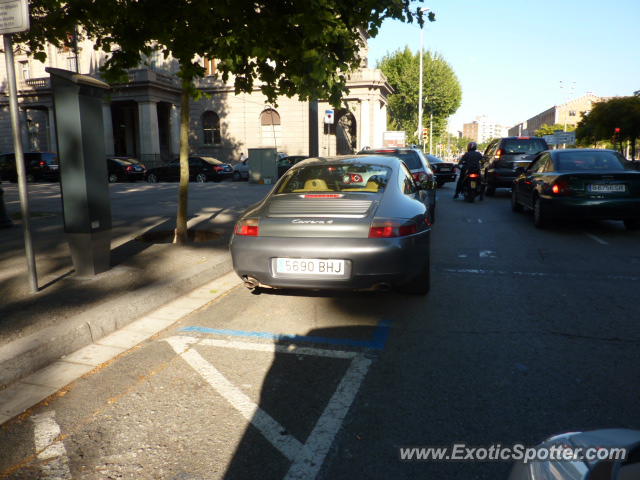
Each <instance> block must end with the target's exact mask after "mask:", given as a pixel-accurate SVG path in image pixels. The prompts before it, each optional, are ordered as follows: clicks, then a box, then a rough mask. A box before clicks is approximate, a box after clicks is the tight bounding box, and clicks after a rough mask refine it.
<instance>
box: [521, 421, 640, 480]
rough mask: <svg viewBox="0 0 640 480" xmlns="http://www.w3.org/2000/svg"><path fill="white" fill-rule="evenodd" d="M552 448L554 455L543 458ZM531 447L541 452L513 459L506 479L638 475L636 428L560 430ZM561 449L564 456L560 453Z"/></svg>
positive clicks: (628, 478) (632, 479) (639, 436)
mask: <svg viewBox="0 0 640 480" xmlns="http://www.w3.org/2000/svg"><path fill="white" fill-rule="evenodd" d="M554 448H555V449H556V452H555V457H554V458H547V455H549V456H551V452H552V449H554ZM535 449H536V450H538V451H540V453H541V454H542V453H544V455H540V458H539V459H536V460H532V461H529V462H525V461H520V462H517V463H516V464H515V465H514V466H513V469H512V470H511V474H510V475H509V480H600V479H602V480H605V479H606V480H637V479H638V478H640V431H638V430H627V429H624V428H615V429H614V428H612V429H605V430H593V431H590V432H569V433H563V434H561V435H556V436H553V437H551V438H548V439H547V440H545V441H544V442H542V443H541V444H539V445H538V446H537V447H535ZM565 451H566V455H567V457H565V456H564V455H565ZM623 453H624V455H622V454H623ZM574 456H575V457H576V458H574ZM532 457H533V456H532ZM558 457H559V458H560V459H558ZM621 457H622V458H621ZM566 458H570V460H567V459H566Z"/></svg>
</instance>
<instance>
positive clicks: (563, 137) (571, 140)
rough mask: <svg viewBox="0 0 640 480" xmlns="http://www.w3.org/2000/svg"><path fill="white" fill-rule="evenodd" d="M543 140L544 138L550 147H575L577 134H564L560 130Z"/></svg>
mask: <svg viewBox="0 0 640 480" xmlns="http://www.w3.org/2000/svg"><path fill="white" fill-rule="evenodd" d="M542 138H544V139H545V141H546V142H547V144H549V145H563V144H566V145H575V143H576V132H563V131H560V130H558V131H557V132H555V133H554V134H553V135H544V136H543V137H542Z"/></svg>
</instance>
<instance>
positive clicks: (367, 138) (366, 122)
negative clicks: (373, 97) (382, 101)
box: [360, 100, 376, 148]
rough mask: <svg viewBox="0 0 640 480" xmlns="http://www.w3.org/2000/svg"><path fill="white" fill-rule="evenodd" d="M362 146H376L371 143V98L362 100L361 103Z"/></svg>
mask: <svg viewBox="0 0 640 480" xmlns="http://www.w3.org/2000/svg"><path fill="white" fill-rule="evenodd" d="M360 135H361V138H360V148H365V147H375V146H376V145H372V144H371V112H370V111H369V100H362V103H361V104H360Z"/></svg>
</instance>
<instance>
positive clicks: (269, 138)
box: [260, 108, 282, 149]
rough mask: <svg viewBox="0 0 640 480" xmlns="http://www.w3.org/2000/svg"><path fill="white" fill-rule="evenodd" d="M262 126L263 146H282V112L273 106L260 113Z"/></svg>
mask: <svg viewBox="0 0 640 480" xmlns="http://www.w3.org/2000/svg"><path fill="white" fill-rule="evenodd" d="M260 128H261V132H260V133H261V138H262V146H263V147H272V148H276V149H277V148H280V147H281V146H282V141H281V137H282V131H281V125H280V114H278V112H276V111H275V110H274V109H273V108H267V109H265V110H263V111H262V113H261V114H260Z"/></svg>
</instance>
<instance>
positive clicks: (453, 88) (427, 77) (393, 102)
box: [378, 47, 462, 143]
mask: <svg viewBox="0 0 640 480" xmlns="http://www.w3.org/2000/svg"><path fill="white" fill-rule="evenodd" d="M378 68H380V69H381V70H382V71H383V72H384V74H385V75H386V77H387V79H388V80H389V83H390V84H391V86H392V87H393V89H394V91H395V93H393V94H392V95H390V97H389V124H390V127H391V128H393V129H396V130H405V131H406V132H407V135H408V138H409V141H410V142H411V143H417V142H418V136H417V135H416V133H417V128H418V103H419V99H418V96H419V81H420V80H419V79H420V54H419V53H416V54H414V53H413V52H412V51H411V50H410V49H409V47H405V48H404V50H397V51H395V52H393V53H391V54H388V55H386V56H385V57H384V58H383V59H382V60H381V61H380V62H379V63H378ZM423 68H424V72H423V87H422V88H423V114H424V118H423V121H422V123H423V125H425V126H428V125H429V121H430V119H431V114H433V132H429V133H430V134H431V135H433V137H434V138H437V137H440V136H441V135H442V134H443V133H444V131H445V130H446V126H447V118H448V117H449V116H450V115H452V114H453V113H455V111H456V110H457V109H458V108H459V107H460V102H461V99H462V88H461V87H460V82H459V81H458V78H457V77H456V74H455V73H454V71H453V69H452V68H451V66H450V65H449V64H448V63H447V62H446V61H445V60H444V58H443V57H442V56H440V55H438V54H433V53H431V52H426V53H425V55H424V66H423Z"/></svg>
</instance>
